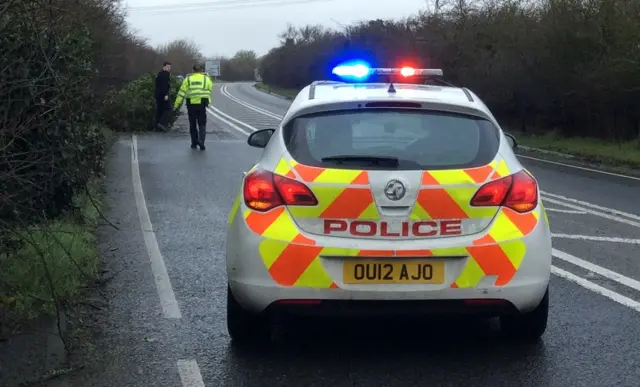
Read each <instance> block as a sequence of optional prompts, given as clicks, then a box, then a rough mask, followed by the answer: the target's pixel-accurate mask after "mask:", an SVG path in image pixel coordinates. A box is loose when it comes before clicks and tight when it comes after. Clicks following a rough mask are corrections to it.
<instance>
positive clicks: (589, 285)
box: [551, 266, 640, 312]
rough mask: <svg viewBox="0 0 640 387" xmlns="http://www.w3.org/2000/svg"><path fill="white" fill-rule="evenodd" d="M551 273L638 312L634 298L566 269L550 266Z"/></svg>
mask: <svg viewBox="0 0 640 387" xmlns="http://www.w3.org/2000/svg"><path fill="white" fill-rule="evenodd" d="M551 273H553V274H555V275H557V276H558V277H562V278H564V279H566V280H568V281H571V282H573V283H575V284H578V285H580V286H582V287H583V288H585V289H588V290H591V291H592V292H594V293H597V294H600V295H602V296H605V297H607V298H609V299H611V300H613V301H615V302H617V303H619V304H621V305H624V306H626V307H629V308H631V309H633V310H635V311H637V312H640V302H638V301H636V300H632V299H631V298H629V297H625V296H623V295H621V294H618V293H616V292H614V291H613V290H609V289H607V288H605V287H602V286H600V285H596V284H594V283H593V282H591V281H589V280H586V279H584V278H582V277H578V276H577V275H575V274H572V273H569V272H568V271H565V270H562V269H560V268H558V267H555V266H552V267H551Z"/></svg>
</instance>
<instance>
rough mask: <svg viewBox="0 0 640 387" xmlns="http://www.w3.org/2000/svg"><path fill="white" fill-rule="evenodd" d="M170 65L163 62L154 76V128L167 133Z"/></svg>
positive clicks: (169, 105)
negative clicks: (160, 68)
mask: <svg viewBox="0 0 640 387" xmlns="http://www.w3.org/2000/svg"><path fill="white" fill-rule="evenodd" d="M170 74H171V63H169V62H164V63H163V64H162V70H160V72H158V75H157V76H156V92H155V96H156V121H155V126H156V128H159V129H161V130H164V131H167V130H168V128H167V125H168V119H169V112H170V111H171V103H170V102H169V90H170Z"/></svg>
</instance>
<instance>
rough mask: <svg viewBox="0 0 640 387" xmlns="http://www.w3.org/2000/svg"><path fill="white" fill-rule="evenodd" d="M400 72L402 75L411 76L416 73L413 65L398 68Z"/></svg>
mask: <svg viewBox="0 0 640 387" xmlns="http://www.w3.org/2000/svg"><path fill="white" fill-rule="evenodd" d="M400 74H401V75H402V76H403V77H411V76H414V75H416V69H414V68H413V67H408V66H405V67H403V68H401V69H400Z"/></svg>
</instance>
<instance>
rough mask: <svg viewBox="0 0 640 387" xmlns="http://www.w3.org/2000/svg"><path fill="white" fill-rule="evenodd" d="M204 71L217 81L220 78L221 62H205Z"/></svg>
mask: <svg viewBox="0 0 640 387" xmlns="http://www.w3.org/2000/svg"><path fill="white" fill-rule="evenodd" d="M204 71H205V72H207V73H208V74H209V76H210V77H213V79H214V80H216V78H217V77H219V76H220V60H219V59H207V60H205V62H204Z"/></svg>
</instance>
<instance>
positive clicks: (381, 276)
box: [342, 260, 444, 284]
mask: <svg viewBox="0 0 640 387" xmlns="http://www.w3.org/2000/svg"><path fill="white" fill-rule="evenodd" d="M342 278H343V280H342V281H343V282H344V283H345V284H441V283H444V262H443V261H432V260H405V261H402V260H375V261H362V260H349V261H345V262H344V264H343V266H342Z"/></svg>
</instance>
